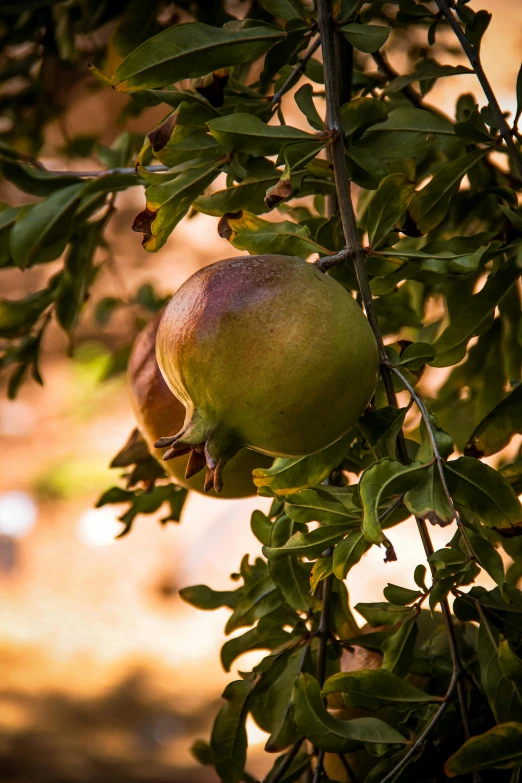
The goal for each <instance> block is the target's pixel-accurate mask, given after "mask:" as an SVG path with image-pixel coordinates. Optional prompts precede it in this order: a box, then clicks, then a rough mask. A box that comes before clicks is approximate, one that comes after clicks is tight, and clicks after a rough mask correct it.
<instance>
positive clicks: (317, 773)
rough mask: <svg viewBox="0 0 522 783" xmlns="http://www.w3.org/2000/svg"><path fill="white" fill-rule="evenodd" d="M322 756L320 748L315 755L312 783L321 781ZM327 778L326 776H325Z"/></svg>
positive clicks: (323, 753)
mask: <svg viewBox="0 0 522 783" xmlns="http://www.w3.org/2000/svg"><path fill="white" fill-rule="evenodd" d="M324 756H325V752H324V750H320V751H319V753H318V755H317V764H316V767H315V774H314V782H313V783H321V778H322V777H323V776H324V777H326V775H325V771H324ZM326 779H327V780H328V778H326Z"/></svg>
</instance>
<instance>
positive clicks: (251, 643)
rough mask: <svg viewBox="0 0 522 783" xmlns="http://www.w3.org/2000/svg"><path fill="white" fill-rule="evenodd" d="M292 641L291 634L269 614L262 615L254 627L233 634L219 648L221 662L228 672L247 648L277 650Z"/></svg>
mask: <svg viewBox="0 0 522 783" xmlns="http://www.w3.org/2000/svg"><path fill="white" fill-rule="evenodd" d="M291 641H292V635H291V634H289V633H287V632H286V631H283V629H282V628H281V626H280V624H279V623H278V622H277V621H275V620H273V619H272V618H271V617H270V616H267V617H263V618H262V619H261V620H260V621H259V623H258V624H257V625H256V627H255V628H252V629H251V630H250V631H246V633H244V634H241V636H235V637H234V638H233V639H229V640H228V642H225V644H224V645H223V647H222V648H221V664H222V666H223V669H224V670H225V671H226V672H229V671H230V669H231V666H232V664H233V663H234V661H235V660H236V658H239V656H240V655H243V653H245V652H248V651H249V650H270V651H273V650H277V649H279V648H282V647H283V646H284V645H286V644H288V643H290V642H291Z"/></svg>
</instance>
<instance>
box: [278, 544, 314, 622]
mask: <svg viewBox="0 0 522 783" xmlns="http://www.w3.org/2000/svg"><path fill="white" fill-rule="evenodd" d="M268 570H269V571H270V576H271V577H272V579H273V580H274V583H275V584H276V586H277V587H278V588H279V590H280V591H281V594H282V596H283V598H284V599H285V601H286V603H287V604H288V605H289V606H291V607H292V609H295V610H296V611H297V612H307V611H308V610H309V609H310V607H311V606H313V604H314V600H313V598H312V595H311V593H310V572H309V569H308V568H306V566H305V565H303V563H301V561H300V560H299V558H298V557H295V555H288V556H287V557H285V558H280V559H279V560H278V559H274V560H269V562H268Z"/></svg>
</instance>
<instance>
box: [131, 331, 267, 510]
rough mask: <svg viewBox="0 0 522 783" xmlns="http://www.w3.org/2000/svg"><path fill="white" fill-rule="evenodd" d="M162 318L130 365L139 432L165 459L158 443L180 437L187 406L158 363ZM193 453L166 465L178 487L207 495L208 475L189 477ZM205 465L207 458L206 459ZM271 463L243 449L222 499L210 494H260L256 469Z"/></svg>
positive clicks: (229, 470) (144, 335)
mask: <svg viewBox="0 0 522 783" xmlns="http://www.w3.org/2000/svg"><path fill="white" fill-rule="evenodd" d="M158 324H159V317H158V318H156V319H155V320H154V321H152V322H151V323H149V324H148V326H146V327H145V329H143V331H142V332H140V334H139V335H138V337H137V338H136V341H135V343H134V346H133V349H132V353H131V356H130V359H129V365H128V379H129V391H130V398H131V404H132V408H133V411H134V415H135V417H136V421H137V423H138V426H139V429H140V431H141V433H142V435H143V437H144V438H145V441H146V442H147V445H148V447H149V450H150V453H151V454H152V455H153V456H155V457H157V459H158V460H160V459H161V456H162V453H163V452H162V450H158V449H155V448H154V442H155V441H156V440H157V439H158V438H159V437H160V436H161V435H162V434H163V435H164V434H165V433H168V432H172V433H176V432H177V431H178V430H179V429H180V427H181V426H182V424H183V421H184V419H185V408H184V406H183V404H182V403H181V402H180V401H179V400H178V399H176V397H174V395H173V394H172V393H171V391H170V389H169V387H168V386H167V384H166V383H165V381H164V380H163V376H162V375H161V372H160V369H159V367H158V363H157V361H156V332H157V330H158ZM189 451H190V450H187V453H186V454H184V455H182V456H181V457H180V458H179V459H176V460H173V461H172V462H168V463H166V469H167V471H168V473H170V475H171V476H173V478H174V479H175V480H176V483H177V484H180V485H181V486H182V487H186V488H187V489H191V490H194V491H196V492H201V493H203V491H204V484H205V477H204V474H202V473H198V474H197V475H193V476H189V478H186V476H185V473H186V471H187V466H188V462H189V457H190V454H189ZM203 464H204V456H203ZM270 464H271V460H270V459H268V458H267V457H265V456H264V455H262V454H257V453H256V452H254V451H249V450H247V449H241V451H239V452H238V453H237V454H236V455H235V456H234V458H233V459H232V460H231V461H230V462H229V463H228V465H227V467H226V469H225V480H226V487H225V488H224V490H223V492H222V493H221V495H216V493H215V492H214V490H211V492H210V494H211V495H214V497H222V498H243V497H249V496H251V495H255V494H256V487H255V486H254V482H253V480H252V471H253V470H254V469H255V468H261V467H269V465H270Z"/></svg>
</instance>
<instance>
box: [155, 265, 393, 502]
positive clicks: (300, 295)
mask: <svg viewBox="0 0 522 783" xmlns="http://www.w3.org/2000/svg"><path fill="white" fill-rule="evenodd" d="M156 356H157V359H158V364H159V366H160V369H161V372H162V373H163V376H164V378H165V380H166V381H167V383H168V385H169V387H170V389H171V390H172V391H173V393H174V394H175V395H176V397H178V398H179V399H180V400H181V401H182V402H183V404H184V405H185V407H186V409H187V416H186V419H185V422H184V424H183V427H182V428H181V429H180V431H179V432H178V433H177V434H176V435H174V436H172V437H163V438H160V440H159V441H158V442H157V443H156V446H158V447H165V446H170V447H171V448H170V449H169V450H168V451H167V452H166V454H165V455H164V459H170V458H172V457H175V456H176V455H177V454H180V453H183V452H185V451H186V449H187V448H192V449H194V450H195V453H196V457H194V458H192V457H191V461H190V464H191V465H194V469H195V467H196V462H197V464H199V465H200V466H201V467H203V466H204V460H205V461H206V465H207V471H208V475H209V478H210V473H212V474H213V483H214V488H215V489H216V490H217V491H220V489H221V487H222V485H223V479H222V471H223V468H224V466H225V465H226V463H227V462H228V460H230V459H232V457H233V456H234V454H236V452H237V451H238V450H239V449H240V448H241V447H244V446H247V447H248V448H251V449H255V450H256V451H260V452H262V453H263V454H270V455H272V456H282V457H299V456H306V455H309V454H313V453H315V452H317V451H320V450H321V449H324V448H326V447H327V446H329V445H330V444H332V443H334V442H335V441H336V440H338V439H339V438H341V437H342V436H343V435H345V433H346V432H347V431H348V430H349V429H350V427H352V426H353V425H354V424H355V423H356V421H357V419H358V418H359V416H360V415H361V414H362V413H363V411H364V409H365V408H366V406H367V405H368V402H369V401H370V399H371V396H372V394H373V392H374V390H375V386H376V383H377V375H378V369H379V362H378V354H377V346H376V343H375V339H374V336H373V333H372V331H371V328H370V325H369V324H368V321H367V320H366V318H365V317H364V315H363V313H362V311H361V309H360V308H359V306H358V305H357V303H356V302H355V301H354V299H353V298H352V297H351V296H350V294H349V293H348V292H347V291H346V290H345V289H344V288H343V287H342V286H341V285H340V284H339V283H338V282H336V281H335V280H333V279H332V278H331V277H328V276H327V275H324V274H322V273H321V272H320V271H319V270H318V269H317V268H316V267H315V266H313V265H312V264H308V263H306V262H305V261H303V260H301V259H299V258H294V257H292V256H280V255H265V256H239V257H235V258H226V259H224V260H223V261H218V262H217V263H215V264H211V265H210V266H207V267H204V268H203V269H200V270H199V271H198V272H196V273H195V274H194V275H192V277H190V278H189V279H188V280H187V281H186V282H185V283H184V284H183V285H182V286H181V288H180V289H179V290H178V292H177V293H176V294H175V295H174V297H173V298H172V299H171V301H170V302H169V304H168V305H167V307H166V308H165V312H164V314H163V317H162V319H161V322H160V325H159V329H158V334H157V338H156Z"/></svg>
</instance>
